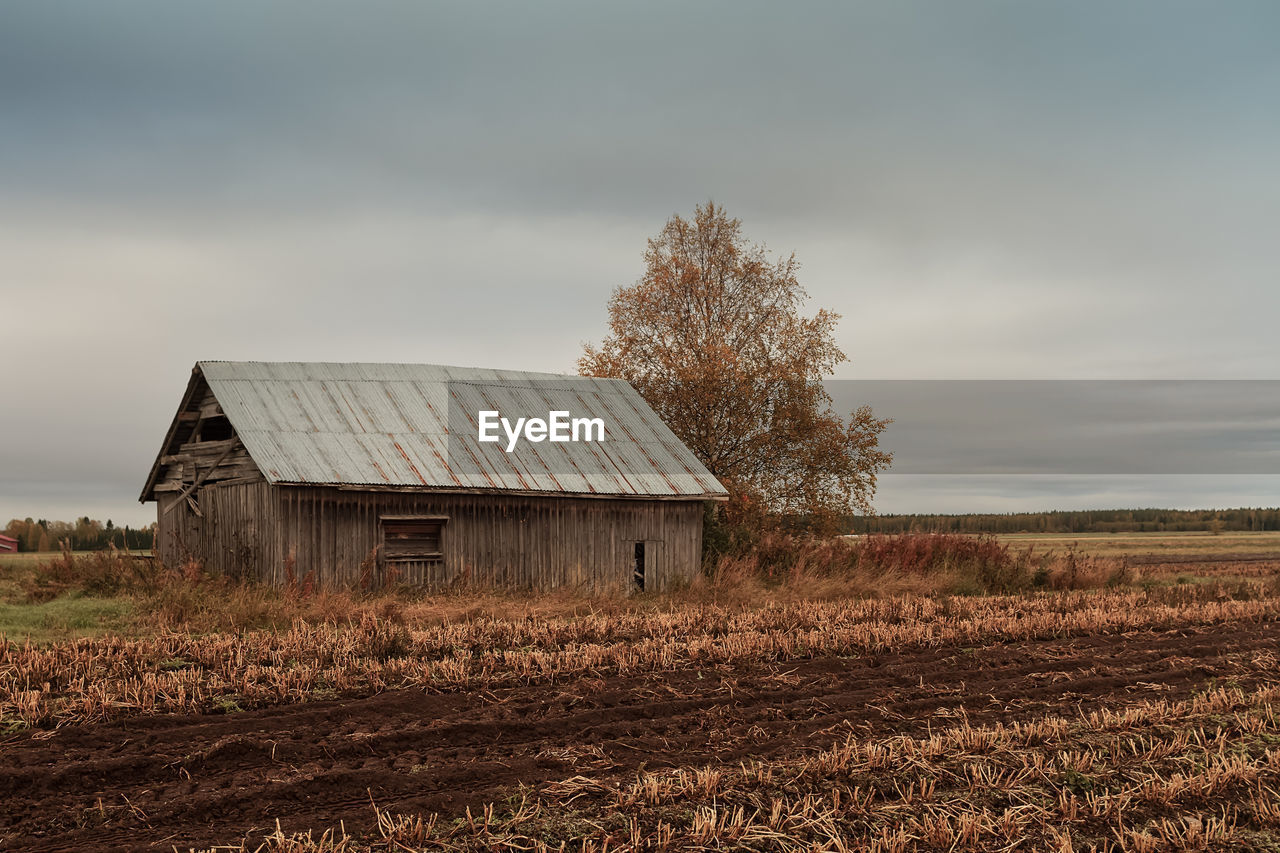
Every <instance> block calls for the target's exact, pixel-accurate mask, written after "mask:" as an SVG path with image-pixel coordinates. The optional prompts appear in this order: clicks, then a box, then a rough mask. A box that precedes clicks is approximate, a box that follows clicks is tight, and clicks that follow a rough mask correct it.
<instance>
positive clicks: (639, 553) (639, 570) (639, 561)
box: [631, 542, 644, 592]
mask: <svg viewBox="0 0 1280 853" xmlns="http://www.w3.org/2000/svg"><path fill="white" fill-rule="evenodd" d="M631 580H632V583H634V584H635V587H636V589H638V590H640V591H641V592H644V543H643V542H637V543H636V549H635V568H634V570H633V571H632V574H631Z"/></svg>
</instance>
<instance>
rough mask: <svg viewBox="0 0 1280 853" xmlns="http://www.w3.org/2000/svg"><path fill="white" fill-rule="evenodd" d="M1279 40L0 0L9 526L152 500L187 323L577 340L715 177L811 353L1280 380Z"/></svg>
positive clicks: (324, 5)
mask: <svg viewBox="0 0 1280 853" xmlns="http://www.w3.org/2000/svg"><path fill="white" fill-rule="evenodd" d="M1277 36H1280V6H1277V5H1276V4H1274V3H1271V2H1258V3H1244V2H1232V3H1217V4H1209V3H1178V2H1147V3H1142V2H1130V3H1113V2H1070V3H1066V2H1064V3H1055V4H1051V3H1023V2H1012V0H1011V2H999V3H994V2H986V3H980V2H967V3H950V2H934V3H914V2H884V3H877V4H850V3H810V4H805V3H793V4H758V5H757V4H750V3H744V2H732V3H729V2H725V3H699V4H675V3H670V4H664V3H643V4H639V3H637V4H631V5H629V6H625V7H623V6H620V5H618V4H600V3H582V4H559V3H538V4H533V3H512V4H496V3H456V4H433V3H422V2H407V0H406V2H364V3H359V4H355V3H332V2H316V0H308V2H293V3H285V2H276V3H270V4H262V3H249V2H219V3H207V4H189V3H173V2H167V0H165V1H164V2H161V0H156V2H145V3H144V2H113V3H109V4H108V3H98V2H66V3H47V2H42V1H40V0H37V2H19V3H10V4H6V5H5V7H4V10H3V12H0V263H2V266H0V316H2V317H3V331H0V391H2V393H3V402H2V403H0V406H3V415H2V417H0V430H3V435H2V436H0V438H3V441H0V522H2V521H3V520H4V519H7V518H8V517H10V516H15V515H16V516H25V515H28V514H30V515H36V516H39V515H44V516H49V517H70V516H72V515H77V514H83V513H88V514H90V515H95V516H99V517H107V516H111V517H112V518H113V519H114V520H116V521H117V523H121V522H125V521H129V522H135V523H136V522H141V521H144V520H146V519H147V518H148V517H149V516H150V515H151V513H150V511H149V508H148V509H144V508H142V507H140V506H138V505H137V504H136V503H135V500H136V496H137V492H138V490H139V488H140V484H141V481H142V479H143V478H144V476H145V473H146V470H147V468H148V466H149V464H150V461H151V459H152V457H153V456H154V454H155V452H156V450H157V448H158V445H159V442H160V439H161V437H162V434H163V431H164V429H165V427H166V425H167V423H168V421H169V419H170V418H171V416H172V411H173V409H174V408H175V407H176V404H177V401H178V398H179V396H180V394H181V391H182V389H183V387H184V383H185V381H186V377H187V375H188V372H189V370H190V368H191V365H192V363H193V362H195V361H196V360H197V359H199V358H223V359H236V360H240V359H272V360H274V359H281V360H332V361H344V360H359V361H422V362H443V363H455V364H469V365H481V366H495V367H516V368H528V369H534V370H548V371H563V372H568V371H571V370H572V368H573V362H574V359H575V357H576V355H577V353H578V351H579V348H580V344H581V342H582V341H584V340H589V339H598V338H599V337H600V335H601V334H602V331H603V326H604V319H605V302H606V300H607V298H608V295H609V292H610V291H611V290H612V288H614V287H615V286H617V285H619V284H627V283H630V282H632V281H634V280H635V278H636V277H637V276H638V274H639V272H640V264H641V253H642V251H643V248H644V242H645V240H646V239H647V238H648V237H649V236H652V235H653V234H654V233H656V232H657V231H658V230H659V229H660V228H661V226H662V224H663V222H664V221H665V220H666V219H667V218H668V217H669V216H670V215H671V214H672V213H676V212H680V213H686V214H687V213H689V212H691V211H692V208H693V206H694V205H695V204H697V203H699V202H701V201H704V200H706V199H708V198H714V199H715V200H716V201H717V202H720V203H722V204H724V205H725V206H726V207H727V208H728V210H729V212H730V213H732V214H733V215H736V216H739V217H741V218H742V220H743V223H744V229H745V231H746V233H747V235H748V236H749V237H751V238H753V239H755V240H760V241H764V242H766V243H767V244H768V245H769V246H770V247H771V248H772V249H774V250H777V251H786V252H789V251H795V252H796V254H797V256H798V257H799V259H800V261H801V262H802V264H803V269H802V281H803V282H804V284H805V285H806V287H807V288H808V289H809V291H810V293H811V295H812V296H813V305H814V306H826V307H830V308H832V309H834V310H837V311H839V312H841V313H842V314H843V315H844V320H843V322H842V324H841V326H840V329H839V339H840V343H841V344H842V345H843V347H844V348H845V350H846V351H847V352H848V354H849V356H850V358H851V361H850V363H848V364H847V365H845V366H844V367H843V368H842V369H841V372H840V374H839V377H840V378H876V379H921V378H925V379H960V378H965V379H977V378H984V379H986V378H1019V379H1050V378H1052V379H1060V378H1089V379H1102V378H1164V379H1169V378H1197V379H1217V378H1232V379H1243V378H1250V379H1261V378H1266V379H1270V378H1276V377H1277V364H1280V335H1277V334H1275V326H1276V317H1277V316H1280V287H1277V284H1278V279H1280V275H1278V274H1280V241H1278V240H1276V238H1275V234H1274V231H1275V223H1276V222H1277V221H1280V163H1278V162H1277V154H1276V152H1277V151H1280V108H1278V107H1280V103H1278V102H1280V48H1278V47H1277V44H1278V43H1280V42H1278V41H1277ZM884 414H888V415H892V414H893V413H892V412H885V413H884ZM1046 452H1051V451H1050V450H1048V449H1047V450H1046ZM1184 481H1185V482H1184ZM895 482H896V484H891V483H890V482H889V481H886V486H885V489H884V490H883V491H882V499H881V500H880V501H879V502H878V504H879V506H880V508H881V510H882V511H911V510H919V511H929V510H964V509H972V510H985V509H1006V508H1019V509H1021V508H1027V509H1038V508H1045V507H1051V506H1057V505H1062V506H1068V505H1070V506H1077V505H1097V504H1098V503H1099V502H1103V503H1113V502H1114V501H1119V500H1123V501H1124V502H1127V503H1140V504H1147V503H1155V504H1165V505H1183V506H1197V505H1226V504H1239V503H1255V504H1256V503H1269V504H1275V503H1277V502H1280V491H1278V490H1277V488H1276V485H1277V484H1276V482H1275V481H1274V480H1269V481H1266V482H1264V481H1262V480H1259V479H1256V478H1254V479H1248V480H1247V481H1230V482H1223V483H1219V484H1217V485H1215V486H1213V487H1212V488H1210V487H1208V486H1204V485H1196V482H1198V481H1192V480H1186V478H1180V479H1179V482H1180V483H1181V485H1178V486H1176V487H1175V486H1173V485H1170V482H1171V481H1168V480H1162V481H1154V482H1149V483H1148V484H1147V485H1146V486H1142V485H1133V484H1132V483H1130V484H1128V485H1126V484H1125V483H1119V484H1117V483H1110V484H1104V483H1100V482H1099V481H1097V480H1096V479H1095V480H1090V481H1089V483H1088V484H1086V485H1083V486H1081V485H1079V484H1077V485H1074V486H1073V485H1062V484H1061V483H1057V484H1056V485H1055V482H1056V481H1051V480H1044V481H1037V484H1033V485H1030V486H1028V485H1027V483H1028V481H1026V480H1021V481H1019V483H1020V484H1021V485H1020V486H1018V487H1016V488H1015V487H1003V486H999V487H991V488H987V489H986V490H985V491H984V489H983V488H979V487H978V486H976V485H972V484H971V485H969V486H965V485H964V484H963V483H961V482H960V481H958V480H956V479H954V478H952V479H949V480H946V481H945V482H944V483H943V485H941V486H936V487H930V488H924V487H923V486H920V485H919V484H917V485H916V486H912V485H910V476H908V475H902V476H901V477H899V478H897V479H896V481H895ZM1188 483H1190V485H1188ZM1233 483H1234V485H1233ZM1144 490H1145V491H1144ZM1237 498H1238V499H1237ZM1113 499H1114V500H1113ZM1011 503H1016V504H1017V506H1010V504H1011Z"/></svg>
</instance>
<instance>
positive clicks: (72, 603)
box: [0, 595, 134, 643]
mask: <svg viewBox="0 0 1280 853" xmlns="http://www.w3.org/2000/svg"><path fill="white" fill-rule="evenodd" d="M133 614H134V604H133V602H132V601H130V600H128V599H124V598H85V597H81V596H75V595H70V596H63V597H61V598H55V599H53V600H52V601H44V602H40V603H39V604H5V603H0V635H3V636H5V637H7V638H8V639H9V640H10V641H13V642H23V641H24V640H26V639H27V638H28V637H29V638H31V640H32V642H35V643H49V642H54V641H56V640H70V639H75V638H76V637H92V636H96V635H99V634H104V633H108V632H111V633H122V632H124V631H125V629H127V627H128V625H129V622H130V620H131V619H132V618H133Z"/></svg>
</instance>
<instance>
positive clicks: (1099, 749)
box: [0, 577, 1280, 851]
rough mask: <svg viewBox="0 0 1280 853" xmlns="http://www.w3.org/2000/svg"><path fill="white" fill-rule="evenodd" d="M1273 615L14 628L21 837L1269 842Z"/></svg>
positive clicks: (481, 843)
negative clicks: (152, 631) (33, 634)
mask: <svg viewBox="0 0 1280 853" xmlns="http://www.w3.org/2000/svg"><path fill="white" fill-rule="evenodd" d="M1278 616H1280V595H1277V589H1276V585H1275V583H1274V581H1273V580H1272V579H1271V578H1269V577H1257V578H1253V579H1243V580H1232V581H1231V582H1229V583H1222V582H1207V583H1200V584H1172V585H1168V586H1163V585H1161V586H1152V587H1150V588H1147V589H1137V588H1114V589H1105V590H1086V591H1060V592H1039V593H1034V594H1021V595H1008V596H985V597H916V596H904V597H893V598H883V599H874V600H856V601H851V600H845V599H838V600H827V601H809V600H795V601H784V602H781V603H775V604H772V605H766V606H744V605H739V604H724V603H720V604H717V603H710V602H699V603H691V604H686V605H682V606H671V607H669V608H667V609H662V610H634V611H626V612H609V613H597V614H585V615H577V616H549V617H545V618H539V619H533V618H504V617H499V616H492V615H475V616H473V617H472V618H467V619H461V620H456V621H448V622H445V623H442V624H437V625H431V626H416V627H414V626H405V625H401V624H397V623H396V622H394V621H390V620H387V619H377V618H373V617H371V616H368V615H366V616H365V617H364V618H362V619H361V620H360V621H358V622H357V623H355V624H352V625H335V624H320V625H315V624H306V623H298V624H296V625H294V626H293V627H292V628H290V629H288V630H282V631H246V632H236V633H212V634H207V635H203V636H191V635H187V634H178V633H166V634H161V635H158V636H153V637H144V638H140V639H129V640H126V639H110V638H89V639H81V640H78V641H75V642H71V643H63V644H57V645H53V646H36V645H33V644H22V645H19V644H13V643H9V644H7V645H5V646H4V648H3V651H2V652H0V714H2V715H3V720H4V725H5V726H6V727H7V728H8V729H9V730H10V731H11V734H10V735H9V736H8V737H7V738H6V739H5V740H4V742H3V744H2V745H0V793H3V794H4V796H5V797H6V799H7V801H8V802H9V803H10V804H11V810H10V812H9V814H8V816H7V817H6V818H0V842H7V843H9V844H10V845H11V846H14V847H15V848H16V849H30V850H69V849H83V847H84V846H85V845H86V844H88V845H90V846H95V847H96V848H98V849H171V847H172V846H173V845H175V844H176V845H178V847H179V849H187V848H188V847H202V846H204V847H207V846H208V845H209V844H210V843H211V842H213V841H218V842H221V843H229V844H230V845H231V846H230V848H227V849H241V847H243V849H249V850H252V849H255V848H257V847H260V846H262V847H264V849H266V850H280V851H313V850H316V851H318V850H361V849H366V848H375V849H389V850H417V849H512V850H514V849H526V850H527V849H560V843H561V842H562V841H565V840H570V841H572V844H571V849H582V850H601V851H603V850H606V849H607V850H627V849H664V848H667V849H760V850H766V849H767V850H792V849H795V850H800V849H806V850H807V849H815V848H816V849H831V850H839V849H874V850H883V851H893V850H903V851H905V850H957V849H975V850H987V849H1027V850H1040V849H1061V850H1067V849H1081V850H1084V849H1090V848H1091V847H1092V848H1096V849H1100V850H1102V849H1106V850H1132V851H1155V850H1179V849H1241V848H1242V847H1250V846H1252V847H1255V848H1256V849H1274V848H1273V847H1272V848H1268V847H1267V846H1266V845H1268V844H1270V845H1274V844H1275V843H1277V842H1276V839H1277V832H1278V831H1280V828H1278V824H1277V820H1280V816H1278V815H1277V812H1276V810H1275V808H1274V805H1273V804H1274V802H1275V792H1276V791H1277V790H1280V778H1278V777H1277V757H1276V756H1277V752H1276V750H1277V749H1278V748H1280V746H1277V745H1280V727H1278V725H1277V720H1276V715H1275V712H1274V710H1273V704H1274V700H1275V698H1276V693H1275V690H1276V689H1277V688H1276V685H1277V683H1280V676H1278V675H1277V667H1278V663H1280V657H1278V655H1280V620H1278V619H1277V617H1278ZM277 820H278V821H279V823H278V824H277ZM0 846H3V844H2V843H0Z"/></svg>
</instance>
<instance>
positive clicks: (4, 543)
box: [0, 533, 18, 554]
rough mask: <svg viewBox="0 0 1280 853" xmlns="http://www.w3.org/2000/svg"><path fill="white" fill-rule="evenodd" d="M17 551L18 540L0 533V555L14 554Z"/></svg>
mask: <svg viewBox="0 0 1280 853" xmlns="http://www.w3.org/2000/svg"><path fill="white" fill-rule="evenodd" d="M17 551H18V540H17V539H14V538H13V537H12V536H5V535H4V534H3V533H0V554H14V553H17Z"/></svg>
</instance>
